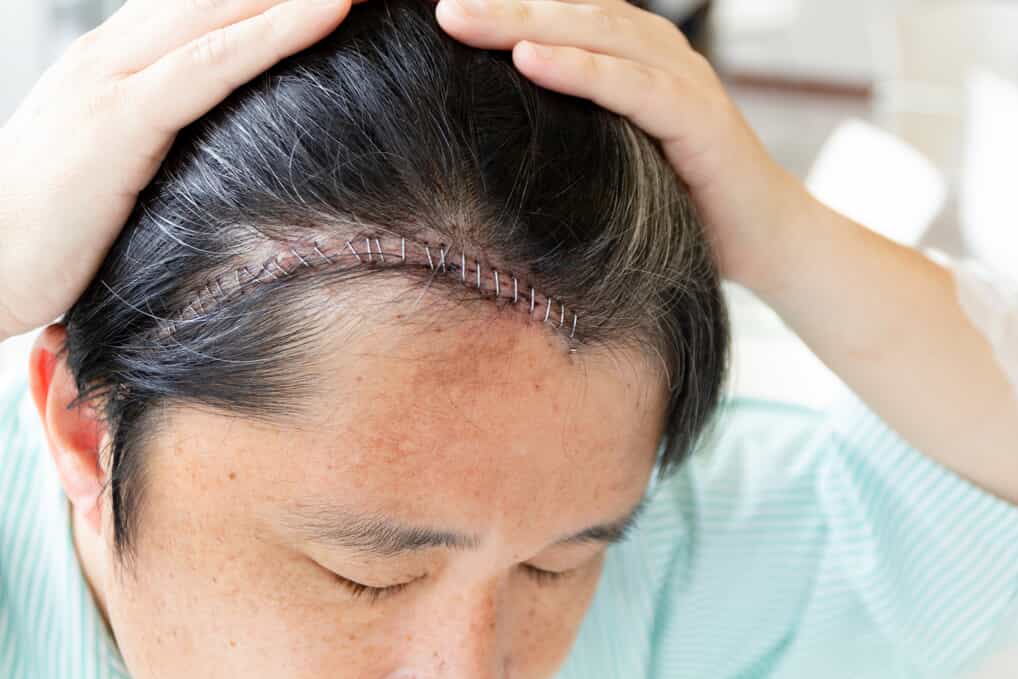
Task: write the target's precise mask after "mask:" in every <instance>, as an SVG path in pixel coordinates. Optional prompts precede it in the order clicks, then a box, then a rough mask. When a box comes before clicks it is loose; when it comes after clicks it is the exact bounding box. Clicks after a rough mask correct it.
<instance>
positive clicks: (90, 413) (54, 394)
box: [28, 323, 104, 534]
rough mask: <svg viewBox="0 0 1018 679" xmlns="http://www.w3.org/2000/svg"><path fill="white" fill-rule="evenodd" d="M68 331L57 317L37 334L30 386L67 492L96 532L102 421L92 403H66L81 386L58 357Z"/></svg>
mask: <svg viewBox="0 0 1018 679" xmlns="http://www.w3.org/2000/svg"><path fill="white" fill-rule="evenodd" d="M66 337H67V331H66V328H65V327H64V326H63V325H61V324H59V323H56V324H53V325H50V326H49V327H47V328H46V329H45V330H43V331H42V332H41V333H40V334H39V336H38V337H37V338H36V340H35V344H34V345H33V347H32V351H31V353H30V355H29V365H28V377H29V388H30V391H31V395H32V400H33V401H34V402H35V407H36V410H37V411H38V412H39V418H40V420H41V421H42V424H43V429H44V430H45V432H46V439H47V441H48V443H49V451H50V455H51V456H52V457H53V461H54V463H55V464H56V468H57V474H58V475H59V477H60V482H61V484H62V485H63V488H64V492H65V493H66V494H67V497H68V498H69V499H70V501H71V503H72V504H73V505H74V509H75V511H77V512H79V513H80V514H81V515H82V516H83V517H84V518H85V519H86V522H87V523H88V525H89V526H90V527H91V528H92V529H93V530H94V531H95V532H96V533H97V534H98V533H100V531H101V516H102V514H101V506H102V505H101V502H100V496H101V495H102V489H103V481H104V472H103V470H102V466H101V464H100V459H99V450H100V447H101V444H102V439H103V434H104V427H103V426H102V423H101V422H100V420H99V418H98V417H97V416H96V413H95V411H94V410H93V408H91V407H90V405H89V404H81V405H78V406H75V407H74V408H71V409H68V407H67V406H68V404H70V403H71V401H73V400H74V398H75V397H76V396H77V395H78V390H77V386H76V385H75V383H74V378H73V376H72V375H71V372H70V370H69V369H68V368H67V364H66V362H65V361H64V360H63V359H62V358H58V354H59V352H60V350H61V348H62V347H63V344H64V341H65V339H66Z"/></svg>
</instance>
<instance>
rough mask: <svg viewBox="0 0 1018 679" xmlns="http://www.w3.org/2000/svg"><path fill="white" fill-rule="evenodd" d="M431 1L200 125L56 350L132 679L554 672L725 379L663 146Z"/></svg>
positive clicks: (56, 429)
mask: <svg viewBox="0 0 1018 679" xmlns="http://www.w3.org/2000/svg"><path fill="white" fill-rule="evenodd" d="M432 11H433V10H432V9H431V6H430V5H429V4H428V3H423V2H416V1H415V0H393V1H388V2H387V1H385V0H379V1H378V2H377V3H374V2H373V3H367V4H364V5H359V6H357V7H354V8H353V9H352V10H351V12H350V15H349V17H348V19H347V20H346V21H345V22H344V23H343V24H342V25H341V27H340V29H339V30H338V31H337V32H336V33H335V34H334V35H333V36H330V37H329V38H328V39H327V40H325V41H324V42H323V43H321V44H319V45H318V46H316V47H315V48H313V49H312V50H309V51H307V52H305V53H302V54H300V55H297V56H296V57H293V58H291V59H288V60H286V61H284V62H283V63H281V64H280V65H279V66H278V67H276V68H274V69H273V70H272V71H271V72H270V73H269V74H267V75H266V76H265V77H263V78H261V79H259V80H257V81H255V82H254V83H251V84H250V85H248V86H246V87H244V88H242V89H241V90H240V91H238V92H237V93H236V94H235V95H234V96H233V97H231V98H230V99H229V100H228V101H227V102H225V103H224V104H223V105H222V106H220V107H219V108H218V109H217V110H216V111H214V112H213V113H211V114H210V115H208V116H206V118H205V119H203V120H202V121H199V123H197V124H196V125H195V126H193V127H192V128H190V129H189V130H186V131H185V132H184V133H182V134H181V135H180V137H179V138H178V141H177V144H176V146H175V147H174V150H173V151H172V152H171V155H170V157H169V158H168V160H167V162H166V163H165V165H164V167H163V168H162V170H161V172H160V174H159V176H158V177H157V178H156V180H155V181H154V182H153V183H152V185H151V186H150V187H149V188H148V189H147V190H146V191H145V192H144V194H143V195H142V197H141V200H140V202H139V206H138V208H137V209H136V211H135V213H134V215H133V216H132V218H131V220H130V222H129V223H128V225H127V227H126V228H125V230H124V232H123V234H122V235H121V237H120V239H119V240H118V241H117V243H116V244H115V245H114V247H113V249H112V250H111V252H110V253H109V255H108V257H107V259H106V261H105V262H104V265H103V267H102V269H101V270H100V272H99V274H98V275H97V277H96V279H95V281H94V282H93V284H92V285H91V286H90V288H89V289H88V290H87V291H86V293H85V294H84V295H83V296H82V298H81V299H80V300H79V301H78V303H77V304H76V305H75V307H74V308H72V309H71V311H70V312H68V314H67V315H66V316H65V317H64V319H62V323H61V324H59V325H54V326H52V327H50V328H48V329H47V330H46V331H45V332H44V333H43V334H42V335H41V336H40V338H39V341H38V342H37V345H36V348H35V350H34V351H33V354H32V365H31V375H32V391H33V395H34V396H35V399H36V403H37V405H38V407H39V410H40V414H41V416H42V418H43V420H44V422H45V425H46V431H47V435H48V437H49V441H50V447H51V450H52V451H53V453H54V455H55V457H56V460H57V466H58V469H59V470H60V473H61V478H62V479H63V482H64V487H65V489H66V491H67V494H68V496H69V497H70V498H71V501H72V503H73V504H74V505H75V508H76V510H77V512H78V514H79V516H81V517H83V518H82V519H81V520H80V524H81V526H82V530H83V531H84V534H83V536H82V537H81V540H83V541H88V540H90V539H92V538H94V541H93V544H94V551H95V558H94V560H93V561H94V563H95V564H97V565H96V566H95V574H96V575H95V577H94V578H93V580H94V581H95V583H94V584H96V587H97V588H98V589H99V590H100V594H101V597H102V599H103V600H104V603H105V605H106V608H107V611H108V616H109V620H110V623H111V626H112V628H113V630H114V632H115V634H116V637H117V640H118V643H119V644H120V647H121V650H122V652H123V653H124V656H125V660H126V661H127V663H128V666H129V668H130V669H131V671H132V673H133V674H134V675H135V676H136V677H138V678H139V679H146V678H148V677H177V676H194V675H195V674H196V673H197V674H199V675H201V676H212V677H219V676H222V677H227V676H230V677H232V676H246V675H255V676H273V677H325V676H329V677H332V676H344V677H345V676H350V677H365V678H366V679H384V678H385V677H387V676H401V675H399V674H398V673H399V672H404V674H403V675H402V676H405V677H438V676H442V677H499V678H500V679H508V678H510V677H512V678H531V677H533V678H537V677H548V676H550V675H551V674H552V673H553V672H554V671H555V669H556V668H557V667H558V665H559V664H560V663H561V661H562V660H563V659H564V657H565V654H566V653H567V652H568V650H569V647H570V644H571V642H572V639H573V638H574V635H575V632H576V630H577V627H578V625H579V623H580V621H581V619H582V616H583V613H584V612H585V610H586V608H587V606H588V604H589V602H590V599H591V597H592V596H593V593H594V591H595V588H596V585H597V580H598V576H599V574H600V566H601V562H602V559H603V555H604V550H605V549H606V547H607V545H608V544H609V543H610V542H611V541H612V540H613V539H615V538H618V537H620V536H621V534H622V533H623V532H624V530H625V527H626V526H627V525H628V524H629V523H631V519H632V518H633V513H634V510H635V509H636V507H637V505H638V503H639V502H640V500H641V498H642V497H643V495H644V490H645V488H646V485H647V481H648V478H649V475H650V473H651V470H652V468H653V466H654V463H655V459H656V457H655V454H656V453H657V452H658V449H659V444H662V442H663V448H662V458H661V465H662V470H663V471H667V470H668V469H670V468H673V467H675V466H676V465H677V464H678V463H679V462H680V461H681V460H682V459H683V458H684V456H685V455H686V454H687V453H688V451H689V449H690V447H691V445H692V444H693V442H695V440H696V439H697V437H698V436H699V435H700V433H701V431H702V430H703V428H704V426H705V425H706V423H707V421H708V419H709V416H710V414H711V412H712V410H713V408H714V406H715V404H716V401H717V398H718V395H719V393H720V390H721V384H722V381H723V377H724V367H725V359H726V351H727V340H728V334H727V323H726V317H725V311H724V307H723V304H722V301H721V295H720V291H719V283H718V277H717V272H716V270H715V268H714V266H713V263H712V261H711V258H710V254H709V249H708V247H707V244H706V242H705V239H704V236H703V233H702V230H701V227H700V225H699V223H698V222H697V221H696V219H695V217H694V215H693V213H692V209H691V207H690V204H689V200H688V197H687V196H686V194H685V193H684V192H683V190H682V188H681V187H680V185H679V184H678V182H677V181H676V179H675V176H674V174H673V173H672V172H671V171H670V169H669V167H668V165H667V161H666V160H665V159H664V158H663V156H662V154H661V152H660V149H659V148H658V146H657V145H656V144H655V143H653V141H652V140H650V139H648V138H647V137H645V136H644V135H642V134H641V133H639V132H638V131H637V130H636V129H635V128H633V127H632V126H631V125H630V124H629V123H628V122H627V121H625V120H624V119H621V118H619V117H617V116H614V115H613V114H610V113H608V112H606V111H604V110H601V109H599V108H597V107H596V106H594V105H593V104H591V103H590V102H586V101H582V100H578V99H573V98H569V97H565V96H562V95H558V94H555V93H553V92H550V91H547V90H541V89H540V88H538V87H537V86H535V85H532V84H530V83H528V82H527V81H525V80H524V79H522V78H521V77H520V76H519V74H518V73H516V71H515V69H514V68H513V66H512V64H511V60H510V59H509V58H508V54H507V53H505V54H503V53H492V52H486V51H480V50H475V49H472V48H469V47H466V46H464V45H462V44H459V43H457V42H456V41H455V40H453V39H452V38H450V37H448V36H446V35H445V34H444V33H443V32H442V30H441V29H440V28H439V27H438V26H437V25H436V24H435V22H434V19H433V17H432V14H431V13H432ZM368 232H371V233H382V234H384V235H385V237H386V238H387V241H386V242H387V243H388V244H389V245H388V246H387V247H385V248H384V251H385V252H387V253H388V254H389V256H390V260H389V261H388V262H387V263H383V262H382V261H381V258H380V257H379V258H378V260H377V261H376V260H375V259H374V257H378V256H377V255H374V256H373V257H371V258H369V257H366V256H365V254H366V248H365V246H364V245H362V244H361V241H360V240H359V239H360V237H361V236H363V234H364V233H368ZM403 239H406V242H408V243H414V244H417V245H416V246H415V247H417V248H418V249H417V250H416V253H417V259H416V264H414V265H413V266H411V265H410V264H407V265H402V266H400V265H395V257H394V249H393V247H392V244H393V243H402V242H403ZM347 240H350V241H351V246H350V247H349V248H348V249H347V252H346V256H345V259H344V258H342V257H340V254H339V253H340V251H341V250H342V248H333V249H330V248H327V247H324V245H325V244H326V243H336V244H343V243H345V242H346V241H347ZM353 243H356V245H353ZM421 243H431V244H432V246H434V247H435V248H436V249H435V250H434V251H433V252H432V251H430V250H429V251H428V252H429V255H432V254H433V255H435V258H436V260H437V258H438V256H439V253H444V252H445V246H446V245H449V246H451V251H455V252H457V253H460V252H462V253H467V254H464V256H463V259H459V257H458V255H457V257H456V258H455V259H453V260H452V261H450V262H449V267H448V268H446V267H445V266H435V264H436V262H431V264H432V266H424V265H423V264H422V260H421V259H420V249H419V247H420V244H421ZM312 244H314V245H315V249H309V248H310V247H311V245H312ZM318 244H322V245H323V247H322V248H321V251H320V252H319V251H318V250H317V246H318ZM367 245H369V246H370V245H371V243H370V241H369V242H368V243H367ZM351 251H353V254H351ZM376 252H377V250H376ZM287 253H293V255H290V256H289V257H290V259H289V260H288V261H289V262H290V264H296V262H297V261H298V260H300V259H302V258H305V259H310V258H312V257H313V254H312V253H314V254H315V255H317V256H318V259H316V260H314V265H313V266H301V267H299V270H298V268H297V267H296V266H294V267H293V268H291V267H290V266H289V265H283V266H282V267H280V268H278V269H277V273H273V270H272V268H271V267H268V268H266V267H265V266H264V265H265V263H266V262H268V261H272V260H274V259H275V258H276V257H277V255H287ZM302 253H303V254H302ZM358 253H359V254H358ZM365 259H369V261H364V260H365ZM471 260H472V261H471ZM276 261H277V262H278V261H280V260H278V259H277V260H276ZM460 262H468V268H469V269H470V272H471V275H473V274H474V273H476V264H475V263H479V264H480V265H481V269H482V272H483V273H484V279H485V282H484V285H483V286H481V288H480V289H478V288H477V286H475V285H471V284H470V283H472V282H473V281H469V280H464V279H465V278H466V276H465V275H463V274H465V273H466V272H462V271H458V270H457V269H456V267H455V265H456V264H459V263H460ZM287 271H293V272H294V273H293V274H292V275H286V272H287ZM494 271H501V272H502V274H503V277H502V279H501V286H500V287H501V294H500V295H498V299H497V301H496V300H495V299H493V298H494V297H495V295H494V294H493V289H494V285H493V280H492V274H493V272H494ZM240 272H246V273H245V274H241V273H240ZM259 273H260V274H262V275H257V274H259ZM234 277H235V279H234ZM234 280H235V281H236V285H237V288H233V287H231V285H232V282H233V281H234ZM517 281H518V282H519V284H520V287H519V289H518V290H515V289H513V283H514V282H517ZM495 285H497V284H495ZM531 287H533V288H536V290H537V291H538V293H539V295H538V297H537V299H538V300H541V301H540V302H539V303H538V304H537V305H535V306H536V308H534V309H532V310H531V309H529V304H530V300H531V297H530V288H531ZM517 293H518V294H517ZM514 299H515V304H512V303H511V302H512V300H514ZM552 311H553V312H554V316H553V315H552V313H551V312H552ZM567 313H568V316H567V315H566V314H567ZM574 313H575V314H576V316H577V318H578V323H577V325H576V326H575V328H574V327H573V326H572V325H571V321H572V319H573V316H572V314H574ZM567 321H568V322H567ZM570 345H572V346H575V347H576V348H577V351H576V352H575V353H570V352H569V351H568V350H567V349H566V347H567V346H570ZM68 405H70V406H71V407H70V408H68V407H67V406H68ZM90 536H92V538H90ZM549 573H552V574H554V573H565V574H564V575H562V576H561V577H556V576H555V575H549ZM351 583H360V584H359V585H358V584H351ZM403 585H405V587H404V586H403ZM364 586H367V587H372V588H380V587H391V588H393V589H390V590H388V591H387V592H385V593H384V594H382V593H378V592H375V591H373V590H370V589H365V588H364ZM376 596H377V597H378V598H377V600H374V598H375V597H376Z"/></svg>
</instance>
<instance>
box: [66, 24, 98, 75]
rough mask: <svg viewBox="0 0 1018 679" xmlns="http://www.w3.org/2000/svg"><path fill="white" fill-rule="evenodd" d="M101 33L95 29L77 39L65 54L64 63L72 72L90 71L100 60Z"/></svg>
mask: <svg viewBox="0 0 1018 679" xmlns="http://www.w3.org/2000/svg"><path fill="white" fill-rule="evenodd" d="M99 42H100V38H99V31H98V29H95V28H93V29H92V30H90V31H88V32H87V33H83V34H82V35H80V36H78V37H77V38H75V39H74V40H73V41H72V42H71V43H70V44H69V45H68V46H67V49H66V51H65V52H64V58H63V62H64V64H66V65H67V67H68V68H69V69H71V70H72V71H75V72H77V71H85V72H87V71H90V70H92V69H93V68H94V67H95V65H96V63H97V61H98V59H99V49H98V46H99Z"/></svg>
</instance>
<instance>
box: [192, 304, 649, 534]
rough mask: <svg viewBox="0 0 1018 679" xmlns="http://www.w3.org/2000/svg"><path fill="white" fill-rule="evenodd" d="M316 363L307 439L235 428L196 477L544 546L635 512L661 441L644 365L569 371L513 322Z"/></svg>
mask: <svg viewBox="0 0 1018 679" xmlns="http://www.w3.org/2000/svg"><path fill="white" fill-rule="evenodd" d="M318 359H319V360H318V365H317V366H316V367H315V374H316V375H317V377H316V385H317V386H320V392H319V394H320V395H319V397H318V398H316V399H315V400H314V401H313V402H312V403H310V404H308V405H309V415H308V417H307V418H306V419H304V420H303V421H302V422H301V423H300V425H299V426H295V427H292V428H285V427H284V428H268V427H264V426H263V425H257V424H254V423H249V422H247V421H231V422H230V423H229V425H228V429H229V431H230V436H229V437H228V438H227V437H226V436H224V435H219V436H220V438H221V441H218V442H216V443H214V444H211V443H210V445H212V446H214V448H215V450H216V454H215V455H214V456H212V455H206V456H203V458H202V459H201V460H200V461H199V462H197V464H202V465H212V466H217V467H219V468H218V469H215V470H211V469H210V470H206V471H203V472H200V473H202V474H203V475H204V474H206V473H209V474H213V475H215V476H217V477H220V478H221V477H222V476H223V475H228V474H229V473H231V472H230V470H228V469H227V468H226V467H227V466H230V465H234V466H236V467H237V469H238V470H241V471H243V473H244V474H245V475H247V476H248V477H249V479H248V480H249V482H254V483H256V484H257V483H261V484H262V491H263V492H264V493H266V495H267V496H268V497H271V499H272V500H273V501H275V502H277V503H278V504H283V505H287V504H291V505H292V504H293V503H300V502H303V501H323V500H324V501H329V500H333V501H340V502H342V503H343V504H346V505H350V506H354V507H361V508H365V509H370V510H372V511H378V512H382V513H385V514H387V515H390V516H393V517H402V518H404V519H406V520H408V521H412V522H413V521H420V520H421V519H424V520H426V521H427V523H429V524H433V525H439V526H442V527H448V528H450V529H461V530H463V531H465V532H488V531H491V530H506V531H510V530H512V531H516V534H517V535H519V536H521V537H523V533H525V532H526V529H523V528H521V527H524V526H533V527H535V532H534V534H533V537H534V539H535V540H539V539H542V536H543V537H544V538H546V537H548V536H547V535H543V533H546V532H547V530H553V531H556V532H563V533H564V532H568V531H569V530H570V529H571V528H574V527H575V528H583V527H585V526H586V525H588V524H589V523H591V519H610V518H615V517H617V516H618V515H619V514H620V513H621V512H622V511H624V510H625V509H628V508H629V506H631V505H632V504H633V503H634V502H635V501H636V500H637V499H638V498H639V496H640V494H641V493H642V492H643V489H644V487H645V485H646V481H647V478H648V475H649V472H650V469H651V466H652V463H653V459H654V453H655V451H656V449H657V444H658V441H659V438H660V435H661V432H662V430H663V424H664V422H663V411H664V405H665V404H664V398H665V392H664V387H663V384H662V381H661V379H660V378H659V376H658V375H657V374H656V373H655V372H654V370H653V369H652V367H651V364H650V363H649V362H648V361H646V360H644V359H643V358H641V357H639V356H636V355H633V354H628V353H625V352H614V353H603V354H597V355H586V354H583V353H580V354H574V355H569V354H568V353H567V351H566V349H565V348H564V346H563V344H562V342H561V340H559V339H558V338H556V337H554V336H552V335H551V334H550V333H548V332H547V329H546V328H541V327H539V326H537V325H529V326H528V325H524V324H521V323H519V322H516V321H513V320H511V319H499V318H495V319H489V320H485V321H482V322H474V321H468V322H456V323H449V324H444V325H439V324H436V325H434V326H433V327H427V328H423V329H422V328H420V327H414V328H410V327H406V328H403V329H400V328H399V327H398V326H397V327H396V328H393V327H385V328H384V329H383V330H381V331H378V332H373V331H369V332H365V333H363V334H362V335H360V336H357V337H353V338H345V339H344V340H343V341H342V342H338V341H337V342H336V343H335V346H327V347H323V348H322V350H321V354H320V355H319V357H318ZM295 368H296V369H299V368H301V366H296V367H295ZM218 417H219V416H216V415H211V414H200V413H197V412H192V413H187V414H184V416H183V419H184V420H185V421H186V422H187V423H186V424H185V425H184V426H183V427H182V428H181V431H182V432H186V431H188V429H190V430H191V431H192V433H195V432H197V431H198V430H206V431H208V430H212V431H216V432H224V433H225V429H224V427H223V423H222V422H219V423H217V422H216V419H217V418H218ZM185 435H186V434H185ZM214 457H215V458H218V460H216V459H212V458H214ZM233 473H236V472H233ZM193 474H194V472H192V473H191V474H189V475H188V476H191V477H192V478H193ZM552 524H553V526H552ZM540 527H543V533H542V529H541V528H540ZM521 531H522V532H521ZM538 533H542V535H541V536H539V535H538Z"/></svg>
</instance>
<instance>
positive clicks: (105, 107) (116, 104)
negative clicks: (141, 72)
mask: <svg viewBox="0 0 1018 679" xmlns="http://www.w3.org/2000/svg"><path fill="white" fill-rule="evenodd" d="M126 102H127V92H126V88H125V86H124V83H123V81H121V80H113V81H109V82H106V83H103V84H102V85H100V86H97V87H94V88H92V89H91V90H90V91H89V92H88V93H87V94H86V95H85V97H84V107H85V114H86V115H87V116H88V117H90V118H93V119H104V118H109V117H110V115H111V114H112V113H114V112H116V111H118V110H120V109H122V108H123V107H124V105H125V104H126Z"/></svg>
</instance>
